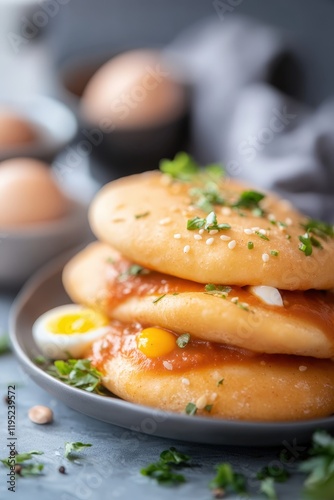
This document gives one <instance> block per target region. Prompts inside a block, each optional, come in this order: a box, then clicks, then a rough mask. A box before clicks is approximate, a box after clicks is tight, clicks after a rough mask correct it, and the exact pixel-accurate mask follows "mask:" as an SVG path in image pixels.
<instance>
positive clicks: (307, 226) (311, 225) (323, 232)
mask: <svg viewBox="0 0 334 500" xmlns="http://www.w3.org/2000/svg"><path fill="white" fill-rule="evenodd" d="M301 226H302V228H303V229H304V230H305V231H306V232H307V233H312V234H314V235H315V236H318V237H319V238H322V239H323V240H326V239H327V238H328V237H329V238H334V225H330V224H327V223H326V222H322V221H319V220H316V219H309V220H308V221H307V222H305V223H304V224H301Z"/></svg>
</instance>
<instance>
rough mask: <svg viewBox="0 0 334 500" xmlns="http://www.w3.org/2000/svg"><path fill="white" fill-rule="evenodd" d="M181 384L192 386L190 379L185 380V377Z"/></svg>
mask: <svg viewBox="0 0 334 500" xmlns="http://www.w3.org/2000/svg"><path fill="white" fill-rule="evenodd" d="M181 382H182V384H184V385H190V381H189V379H188V378H185V377H184V378H182V379H181Z"/></svg>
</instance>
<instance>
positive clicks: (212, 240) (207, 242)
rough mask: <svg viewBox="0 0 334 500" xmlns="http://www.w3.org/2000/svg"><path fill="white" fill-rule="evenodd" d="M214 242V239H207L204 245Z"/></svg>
mask: <svg viewBox="0 0 334 500" xmlns="http://www.w3.org/2000/svg"><path fill="white" fill-rule="evenodd" d="M214 241H215V240H214V238H208V239H207V240H206V242H205V243H206V244H207V245H212V243H213V242H214Z"/></svg>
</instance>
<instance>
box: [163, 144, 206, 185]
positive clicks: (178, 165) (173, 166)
mask: <svg viewBox="0 0 334 500" xmlns="http://www.w3.org/2000/svg"><path fill="white" fill-rule="evenodd" d="M159 168H160V170H161V172H163V173H164V174H168V175H170V176H171V177H172V178H173V179H176V180H180V181H189V180H191V179H192V177H193V176H194V175H196V174H198V173H199V171H200V167H199V165H198V164H197V163H196V162H195V160H194V159H193V158H192V157H191V156H190V155H188V154H187V153H185V152H184V151H181V152H180V153H177V154H176V155H175V158H174V159H173V160H167V159H163V160H161V161H160V165H159Z"/></svg>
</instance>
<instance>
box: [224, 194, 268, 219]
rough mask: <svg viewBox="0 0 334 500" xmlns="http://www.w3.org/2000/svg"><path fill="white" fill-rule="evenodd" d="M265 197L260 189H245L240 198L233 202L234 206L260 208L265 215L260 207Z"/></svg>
mask: <svg viewBox="0 0 334 500" xmlns="http://www.w3.org/2000/svg"><path fill="white" fill-rule="evenodd" d="M264 197H265V195H264V194H262V193H259V192H258V191H243V192H242V193H241V194H240V196H239V199H238V200H237V201H236V202H235V203H233V205H232V207H234V208H248V209H260V211H261V215H263V213H264V212H263V210H262V209H261V208H260V207H259V203H260V201H261V200H263V198H264Z"/></svg>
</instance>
